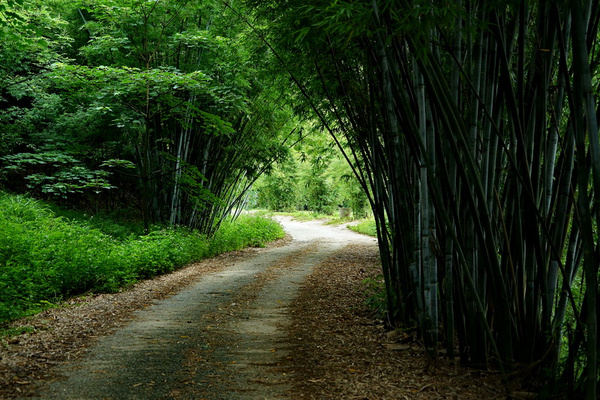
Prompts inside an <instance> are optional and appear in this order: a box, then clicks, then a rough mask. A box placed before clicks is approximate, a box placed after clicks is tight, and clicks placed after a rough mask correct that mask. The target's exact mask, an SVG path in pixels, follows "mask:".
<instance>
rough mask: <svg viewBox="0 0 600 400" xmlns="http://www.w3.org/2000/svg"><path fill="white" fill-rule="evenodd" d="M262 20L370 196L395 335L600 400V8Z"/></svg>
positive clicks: (264, 8)
mask: <svg viewBox="0 0 600 400" xmlns="http://www.w3.org/2000/svg"><path fill="white" fill-rule="evenodd" d="M247 3H250V4H252V5H253V6H255V7H258V8H259V9H260V10H261V16H262V17H263V18H264V19H265V20H266V21H271V25H270V26H271V35H270V36H269V37H268V38H267V40H268V41H269V42H270V43H272V46H273V48H274V49H275V50H276V51H277V53H278V55H279V57H280V61H281V63H282V66H283V67H284V68H285V69H286V70H287V71H288V72H289V73H290V75H291V76H292V80H293V81H294V82H295V84H296V85H297V87H298V93H299V94H300V95H301V96H303V97H304V100H305V103H304V104H305V105H306V107H307V108H310V109H312V111H313V112H314V115H315V116H316V117H317V118H319V119H320V121H321V122H322V124H323V126H324V127H326V129H327V130H328V131H329V132H330V133H331V135H332V137H334V138H335V139H336V140H337V141H338V142H339V144H340V146H339V147H340V149H341V150H343V151H345V155H346V157H347V158H348V161H349V162H350V164H352V165H355V166H356V168H355V169H354V172H355V174H356V176H357V178H358V179H359V180H360V181H361V182H362V183H363V185H364V186H365V187H369V188H370V191H367V193H370V198H369V199H370V203H371V205H372V208H373V212H374V215H375V218H376V220H377V223H378V234H379V243H380V248H381V257H382V264H383V272H384V276H385V281H386V288H387V293H388V310H389V318H390V323H391V324H392V325H394V326H395V325H396V324H403V325H404V326H411V325H412V324H413V322H416V326H417V327H418V330H419V332H420V336H421V337H422V338H423V340H424V342H425V345H426V347H427V348H428V349H429V350H430V352H431V354H432V355H435V354H436V349H437V347H438V345H439V344H440V343H444V344H445V346H446V348H447V352H448V355H449V356H450V357H454V356H455V354H456V355H458V356H459V357H460V359H461V361H462V362H464V363H466V364H471V365H478V366H484V365H488V364H489V363H491V364H493V365H494V366H496V367H498V368H500V369H501V370H503V371H510V370H514V369H520V368H522V367H524V366H528V368H526V369H525V370H523V371H528V373H530V374H531V375H532V376H534V377H535V378H536V380H537V381H539V382H542V387H543V388H544V390H546V391H553V390H556V388H557V387H560V384H565V385H567V386H566V387H562V388H563V389H565V388H566V389H568V390H569V391H571V392H573V393H575V394H580V395H585V397H586V398H589V399H595V398H596V392H597V385H598V381H599V379H598V369H597V365H598V355H599V351H598V347H597V340H598V329H597V324H598V322H597V321H598V272H599V271H598V267H599V265H600V264H599V261H598V260H599V259H598V250H599V248H598V243H597V229H598V207H597V204H596V203H597V201H598V199H597V193H598V188H599V187H600V180H599V179H598V177H600V169H598V167H599V166H600V154H599V153H598V149H599V147H598V146H599V137H598V127H597V113H598V108H597V105H596V101H597V89H598V87H597V78H598V70H597V66H598V59H597V56H598V54H599V53H598V48H597V46H598V22H600V21H599V18H600V9H599V7H598V4H597V2H593V1H583V2H580V1H572V2H570V3H569V4H567V3H562V2H516V1H509V2H489V1H475V2H464V1H460V0H459V1H446V2H430V1H419V0H416V1H408V0H407V1H395V2H392V1H372V2H365V1H357V0H356V1H354V0H350V1H343V2H341V1H337V2H321V1H301V2H300V1H289V2H286V3H285V6H282V7H277V6H276V5H272V4H269V5H264V4H263V3H261V2H256V1H252V0H249V1H248V2H247ZM298 59H302V60H303V62H302V63H298V62H296V61H295V60H298ZM346 146H349V147H346ZM346 149H348V150H346ZM440 328H442V329H441V330H440ZM455 343H458V353H456V350H455ZM550 393H551V392H545V393H542V394H550Z"/></svg>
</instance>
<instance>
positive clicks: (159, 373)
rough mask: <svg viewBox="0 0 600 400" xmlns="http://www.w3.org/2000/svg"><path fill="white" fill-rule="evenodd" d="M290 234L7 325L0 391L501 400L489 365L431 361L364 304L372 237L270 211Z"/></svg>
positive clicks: (66, 395) (15, 394) (60, 395)
mask: <svg viewBox="0 0 600 400" xmlns="http://www.w3.org/2000/svg"><path fill="white" fill-rule="evenodd" d="M280 220H281V221H280V222H281V223H282V224H283V225H284V227H285V229H286V231H287V232H288V236H287V237H286V239H283V240H280V241H278V242H275V243H273V244H271V245H270V246H268V247H267V248H264V249H247V250H243V251H238V252H232V253H228V254H223V255H221V256H218V257H216V258H214V259H210V260H205V261H202V262H200V263H196V264H193V265H190V266H188V267H186V268H183V269H181V270H179V271H177V272H174V273H172V274H168V275H164V276H160V277H157V278H155V279H153V280H149V281H144V282H140V283H138V284H136V285H134V286H133V287H131V288H128V289H127V290H124V291H122V292H120V293H115V294H101V295H89V296H83V297H79V298H76V299H72V300H70V301H68V302H66V303H64V304H62V305H61V306H60V307H57V308H52V309H49V310H47V311H44V312H43V313H41V314H39V315H36V316H34V317H31V318H27V319H23V320H20V321H16V322H15V323H14V328H15V329H21V330H22V331H24V333H21V334H19V335H13V336H11V337H9V338H4V339H2V342H1V343H0V398H2V399H4V398H7V399H8V398H38V399H342V398H343V399H500V398H506V397H507V393H506V389H505V388H503V387H502V386H501V385H500V383H499V382H500V376H499V375H497V374H496V373H494V372H492V371H481V370H473V369H465V368H462V367H460V366H457V365H453V364H451V363H449V362H448V361H447V360H446V359H444V358H443V357H439V358H437V359H435V361H434V360H432V359H430V358H428V357H427V356H426V355H425V353H424V351H423V348H422V346H421V344H420V343H419V342H418V341H416V339H415V337H414V336H412V335H408V334H404V333H400V332H398V331H391V332H389V331H386V329H385V327H384V323H383V321H380V320H378V319H377V318H376V317H375V316H374V314H373V312H372V310H370V309H369V308H368V307H367V306H366V305H365V285H364V283H363V281H364V279H366V278H374V277H375V276H376V275H377V274H378V265H377V263H378V251H377V247H376V243H375V241H374V239H372V238H368V237H366V236H362V235H359V234H356V233H354V232H351V231H349V230H348V229H346V228H345V227H344V226H328V225H323V224H322V223H321V222H318V221H311V222H298V221H294V220H292V219H291V218H285V217H280Z"/></svg>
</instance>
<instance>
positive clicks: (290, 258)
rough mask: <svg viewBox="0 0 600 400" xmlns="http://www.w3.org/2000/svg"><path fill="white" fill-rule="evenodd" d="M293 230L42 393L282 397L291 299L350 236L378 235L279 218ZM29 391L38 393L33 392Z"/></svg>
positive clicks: (208, 279) (106, 341) (158, 309)
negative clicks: (282, 240) (287, 239)
mask: <svg viewBox="0 0 600 400" xmlns="http://www.w3.org/2000/svg"><path fill="white" fill-rule="evenodd" d="M280 222H281V223H282V224H283V225H284V227H285V229H286V231H288V233H289V234H290V235H291V236H292V237H293V239H294V240H292V241H291V242H290V243H289V244H288V245H286V246H284V247H277V248H268V249H264V250H261V251H259V252H257V253H256V255H254V256H252V257H250V258H248V259H245V260H243V261H241V262H238V263H236V264H235V265H233V266H232V267H230V268H227V269H226V270H223V271H220V272H216V273H211V274H208V275H205V276H204V277H202V278H200V279H199V280H198V281H197V282H196V283H194V284H192V285H190V286H189V287H187V288H185V289H184V290H182V291H180V292H179V293H177V294H175V295H173V296H172V297H170V298H168V299H165V300H162V301H160V302H158V303H157V304H155V305H153V306H150V307H148V308H147V309H145V310H143V311H141V312H138V313H137V314H136V317H135V318H134V320H133V321H132V322H130V323H129V324H128V325H126V326H125V327H123V328H121V329H119V330H118V331H116V332H114V333H113V334H111V335H110V336H106V337H104V338H102V339H101V340H99V341H98V342H97V344H96V345H95V346H93V347H92V348H91V349H90V351H89V353H88V355H87V356H86V357H85V358H83V359H82V360H80V361H78V362H75V363H71V364H67V365H65V366H63V367H61V370H60V373H61V375H63V377H64V379H63V380H61V381H56V382H53V383H50V384H47V385H45V386H42V387H40V389H39V390H38V394H37V396H38V397H34V398H39V399H202V398H205V399H261V398H269V399H277V398H280V399H284V398H288V397H287V396H288V393H287V392H288V391H289V389H290V388H291V381H292V379H293V376H292V374H290V373H289V371H287V372H286V371H284V370H282V369H281V367H280V366H279V365H280V361H281V360H282V359H283V358H285V357H286V356H288V354H289V350H290V344H289V343H287V340H288V338H287V336H286V330H285V327H286V326H288V325H289V324H290V323H291V316H290V315H289V313H288V309H287V308H288V306H289V304H290V303H291V301H292V300H293V299H294V298H295V296H296V294H297V292H298V288H299V287H300V286H301V285H302V283H303V281H304V279H305V277H306V276H307V275H308V274H309V273H310V272H311V271H312V270H313V268H315V267H316V266H318V265H319V264H320V263H321V262H323V261H324V260H325V259H327V258H328V257H330V256H331V255H333V254H334V253H336V252H337V251H343V248H344V247H345V246H348V245H351V244H352V243H365V242H368V243H373V239H370V238H366V237H364V236H362V235H358V234H355V233H354V232H351V231H348V230H346V229H345V228H344V227H331V226H324V225H322V224H320V223H318V222H308V223H301V222H297V221H293V220H291V219H288V218H285V219H281V221H280ZM30 398H31V397H30Z"/></svg>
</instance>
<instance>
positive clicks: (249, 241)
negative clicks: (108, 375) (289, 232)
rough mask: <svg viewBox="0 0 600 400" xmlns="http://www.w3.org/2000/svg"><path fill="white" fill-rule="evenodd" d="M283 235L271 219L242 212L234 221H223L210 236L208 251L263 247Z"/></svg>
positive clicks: (219, 251) (217, 251) (212, 252)
mask: <svg viewBox="0 0 600 400" xmlns="http://www.w3.org/2000/svg"><path fill="white" fill-rule="evenodd" d="M284 236H285V232H284V231H283V228H282V227H281V225H279V224H278V223H277V222H275V221H273V220H272V219H269V218H265V217H261V216H257V215H249V214H242V215H240V216H239V217H238V218H237V219H236V220H235V221H232V220H227V221H224V222H223V223H222V224H221V226H220V227H219V230H218V231H217V233H216V234H215V235H214V236H213V237H212V238H211V242H210V247H209V248H210V253H211V254H219V253H223V252H225V251H230V250H240V249H243V248H245V247H264V246H265V245H266V244H267V243H268V242H271V241H273V240H276V239H280V238H282V237H284Z"/></svg>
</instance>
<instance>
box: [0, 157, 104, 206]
mask: <svg viewBox="0 0 600 400" xmlns="http://www.w3.org/2000/svg"><path fill="white" fill-rule="evenodd" d="M0 160H1V161H2V163H3V164H4V167H3V168H2V169H1V170H0V173H1V175H2V177H3V178H4V179H12V180H23V181H24V183H25V185H26V187H27V189H28V190H29V191H31V192H32V193H38V194H40V193H43V194H45V195H50V196H54V197H59V198H67V197H69V196H70V195H73V194H75V193H83V192H94V193H96V194H98V193H100V191H103V190H108V189H114V188H115V187H114V186H112V185H111V184H110V183H109V181H108V177H109V175H110V173H109V172H108V171H104V170H90V169H88V168H87V167H85V166H84V165H82V163H81V161H79V160H77V159H76V158H74V157H72V156H70V155H68V154H65V153H62V152H57V151H51V152H45V153H19V154H12V155H7V156H4V157H2V158H0Z"/></svg>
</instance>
